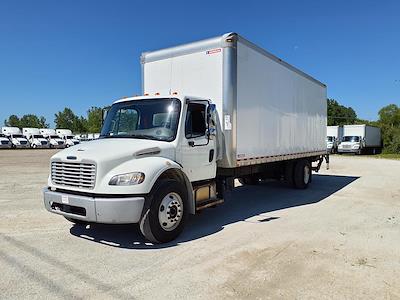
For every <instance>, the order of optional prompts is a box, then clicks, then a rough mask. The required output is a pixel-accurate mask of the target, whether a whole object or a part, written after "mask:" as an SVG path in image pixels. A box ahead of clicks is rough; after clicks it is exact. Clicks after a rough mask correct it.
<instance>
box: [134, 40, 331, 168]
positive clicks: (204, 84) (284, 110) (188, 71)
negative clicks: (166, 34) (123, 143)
mask: <svg viewBox="0 0 400 300" xmlns="http://www.w3.org/2000/svg"><path fill="white" fill-rule="evenodd" d="M227 39H229V34H228V35H226V36H222V37H217V38H214V39H209V40H205V41H201V42H197V43H191V44H187V45H183V46H178V47H174V48H170V49H164V50H160V51H155V52H150V53H144V54H143V55H142V58H141V61H142V77H143V79H142V82H143V93H144V94H149V95H154V94H156V93H160V94H170V93H174V92H178V93H179V94H182V95H195V96H200V97H202V98H205V99H211V101H212V102H213V103H215V104H216V106H217V111H218V114H219V119H220V121H221V125H222V131H223V135H224V140H225V145H224V147H225V150H226V151H225V153H224V155H225V156H224V159H223V160H222V161H221V162H220V163H219V166H221V167H225V168H235V167H237V166H242V165H248V164H254V163H263V162H269V161H275V160H281V159H282V160H283V159H288V158H293V156H301V155H309V154H311V153H315V154H322V153H325V152H326V143H325V139H326V131H325V130H326V86H325V85H324V84H322V83H321V82H319V81H317V80H315V79H314V78H312V77H310V76H309V75H307V74H305V73H304V72H302V71H300V70H298V69H296V68H294V67H293V66H291V65H289V64H287V63H285V62H283V61H282V60H280V59H279V58H277V57H275V56H273V55H272V54H270V53H268V52H267V51H265V50H263V49H261V48H259V47H258V46H256V45H254V44H252V43H250V42H249V41H247V40H245V39H244V38H242V37H240V36H237V39H236V47H230V46H229V42H227V41H226V40H227Z"/></svg>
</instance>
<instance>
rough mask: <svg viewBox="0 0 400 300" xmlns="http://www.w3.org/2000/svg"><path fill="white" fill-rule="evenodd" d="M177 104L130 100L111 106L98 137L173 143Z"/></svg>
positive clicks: (177, 117)
mask: <svg viewBox="0 0 400 300" xmlns="http://www.w3.org/2000/svg"><path fill="white" fill-rule="evenodd" d="M180 109H181V104H180V102H179V100H177V99H169V98H164V99H146V100H133V101H127V102H120V103H116V104H113V106H111V109H110V111H109V112H108V113H107V118H106V120H105V122H104V125H103V128H102V129H101V134H100V138H138V139H151V140H158V141H167V142H170V141H173V140H174V139H175V136H176V130H177V126H178V121H179V113H180Z"/></svg>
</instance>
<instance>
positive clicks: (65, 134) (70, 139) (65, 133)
mask: <svg viewBox="0 0 400 300" xmlns="http://www.w3.org/2000/svg"><path fill="white" fill-rule="evenodd" d="M56 133H57V135H58V136H59V137H60V138H62V139H63V140H64V142H65V145H66V146H67V148H68V147H71V146H74V145H78V144H79V143H80V140H78V139H76V138H75V136H74V135H73V134H72V131H71V130H69V129H56Z"/></svg>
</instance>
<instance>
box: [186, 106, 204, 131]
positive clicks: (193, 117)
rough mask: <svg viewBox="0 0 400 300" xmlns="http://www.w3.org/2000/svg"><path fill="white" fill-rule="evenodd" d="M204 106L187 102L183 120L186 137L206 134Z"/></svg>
mask: <svg viewBox="0 0 400 300" xmlns="http://www.w3.org/2000/svg"><path fill="white" fill-rule="evenodd" d="M205 116H206V106H205V105H204V104H199V103H189V105H188V111H187V115H186V122H185V136H186V138H188V139H190V138H195V137H200V136H204V135H205V134H206V118H205Z"/></svg>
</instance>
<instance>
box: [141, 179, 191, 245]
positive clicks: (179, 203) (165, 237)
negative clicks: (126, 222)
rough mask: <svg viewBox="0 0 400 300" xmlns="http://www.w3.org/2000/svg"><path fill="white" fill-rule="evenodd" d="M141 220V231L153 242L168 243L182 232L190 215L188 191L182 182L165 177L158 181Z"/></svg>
mask: <svg viewBox="0 0 400 300" xmlns="http://www.w3.org/2000/svg"><path fill="white" fill-rule="evenodd" d="M147 201H150V203H149V204H150V205H148V206H147V209H146V206H145V211H144V214H143V216H142V219H141V220H140V231H141V232H142V234H143V235H144V237H145V238H146V239H148V240H149V241H151V242H153V243H157V244H158V243H167V242H170V241H172V240H174V239H176V238H177V237H178V236H179V234H180V233H181V232H182V230H183V228H184V225H185V220H186V217H187V215H188V203H187V201H188V200H187V191H186V188H185V187H184V186H183V184H182V183H180V182H178V181H176V180H173V179H164V180H160V181H159V182H158V183H156V186H155V187H154V189H153V190H152V192H151V195H150V197H149V199H147Z"/></svg>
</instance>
